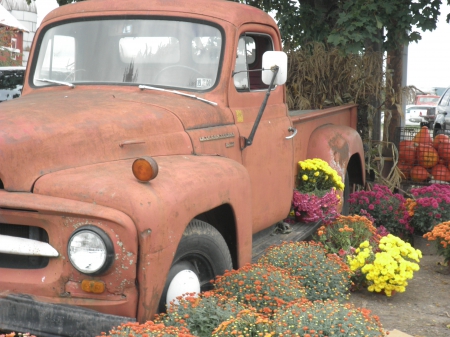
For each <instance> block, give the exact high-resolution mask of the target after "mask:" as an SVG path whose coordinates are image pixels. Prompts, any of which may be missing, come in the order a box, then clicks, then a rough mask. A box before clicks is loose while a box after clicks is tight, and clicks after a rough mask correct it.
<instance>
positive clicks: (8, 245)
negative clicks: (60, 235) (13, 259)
mask: <svg viewBox="0 0 450 337" xmlns="http://www.w3.org/2000/svg"><path fill="white" fill-rule="evenodd" d="M0 253H4V254H15V255H28V256H48V257H57V256H59V253H58V251H57V250H56V249H55V248H53V247H52V246H50V245H49V244H48V243H45V242H40V241H36V240H31V239H25V238H18V237H15V236H9V235H1V234H0Z"/></svg>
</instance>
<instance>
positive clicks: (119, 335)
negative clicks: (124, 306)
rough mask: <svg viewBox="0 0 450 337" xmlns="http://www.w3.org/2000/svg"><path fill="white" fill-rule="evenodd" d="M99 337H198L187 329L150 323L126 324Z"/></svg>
mask: <svg viewBox="0 0 450 337" xmlns="http://www.w3.org/2000/svg"><path fill="white" fill-rule="evenodd" d="M109 333H110V334H109V335H106V333H102V335H101V336H97V337H161V336H164V337H196V336H194V335H192V334H191V333H190V331H189V329H187V328H185V327H174V326H165V325H164V324H163V323H155V322H153V321H148V322H145V323H143V324H139V323H137V322H130V323H124V324H121V325H119V326H118V327H117V328H114V329H113V330H111V331H110V332H109Z"/></svg>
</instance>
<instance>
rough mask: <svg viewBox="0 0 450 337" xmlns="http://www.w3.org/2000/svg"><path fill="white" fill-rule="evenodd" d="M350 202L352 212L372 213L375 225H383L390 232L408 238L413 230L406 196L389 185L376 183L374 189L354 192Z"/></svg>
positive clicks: (358, 213) (359, 213) (360, 213)
mask: <svg viewBox="0 0 450 337" xmlns="http://www.w3.org/2000/svg"><path fill="white" fill-rule="evenodd" d="M349 203H350V214H357V215H366V214H370V216H371V217H372V218H373V219H374V225H375V227H380V226H383V227H385V228H386V229H387V230H388V231H389V233H391V234H393V235H396V236H399V237H401V238H404V239H408V238H409V237H410V235H411V233H412V232H413V228H412V227H411V226H410V225H409V214H408V212H407V209H406V203H405V198H404V197H403V196H402V195H401V194H399V193H392V191H391V190H389V188H388V187H387V186H384V185H377V184H375V185H374V186H373V189H372V191H357V192H353V193H351V194H350V198H349Z"/></svg>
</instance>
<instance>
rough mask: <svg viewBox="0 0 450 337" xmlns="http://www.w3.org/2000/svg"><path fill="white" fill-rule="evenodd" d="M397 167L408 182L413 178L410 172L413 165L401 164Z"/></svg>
mask: <svg viewBox="0 0 450 337" xmlns="http://www.w3.org/2000/svg"><path fill="white" fill-rule="evenodd" d="M397 167H398V169H399V170H400V172H401V173H402V175H403V176H404V179H406V180H408V179H409V178H410V177H411V175H410V171H411V169H412V165H411V164H410V163H405V162H401V163H399V164H398V165H397Z"/></svg>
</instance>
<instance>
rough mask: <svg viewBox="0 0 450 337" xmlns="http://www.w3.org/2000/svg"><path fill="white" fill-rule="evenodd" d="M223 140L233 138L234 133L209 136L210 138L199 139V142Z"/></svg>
mask: <svg viewBox="0 0 450 337" xmlns="http://www.w3.org/2000/svg"><path fill="white" fill-rule="evenodd" d="M224 138H234V133H233V132H229V133H224V134H221V135H211V136H205V137H200V141H201V142H209V141H210V140H216V139H224Z"/></svg>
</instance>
